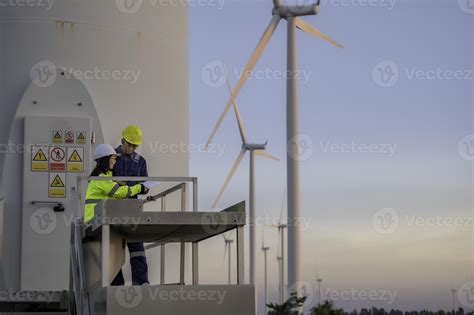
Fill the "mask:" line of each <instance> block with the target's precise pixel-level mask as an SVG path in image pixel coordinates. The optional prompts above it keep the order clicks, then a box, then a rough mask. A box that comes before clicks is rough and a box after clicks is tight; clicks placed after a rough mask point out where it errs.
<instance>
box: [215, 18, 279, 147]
mask: <svg viewBox="0 0 474 315" xmlns="http://www.w3.org/2000/svg"><path fill="white" fill-rule="evenodd" d="M280 19H281V17H280V16H279V15H278V14H275V15H273V17H272V20H271V21H270V24H269V25H268V26H267V28H266V30H265V32H264V33H263V35H262V37H261V38H260V41H259V43H258V45H257V47H256V48H255V50H254V51H253V53H252V55H251V56H250V59H249V61H248V63H247V66H246V67H245V69H244V72H243V73H242V76H241V77H240V78H239V81H238V82H237V85H236V86H235V87H234V90H233V91H232V93H231V95H230V99H229V101H228V102H227V105H226V106H225V109H224V111H223V112H222V114H221V116H220V117H219V119H218V120H217V123H216V125H215V127H214V129H213V130H212V133H211V135H210V136H209V139H208V140H207V143H206V149H207V147H208V146H209V143H211V141H212V138H213V137H214V135H215V133H216V132H217V129H219V126H220V125H221V124H222V121H223V120H224V117H225V115H227V112H228V111H229V109H230V106H231V105H232V104H233V103H234V100H235V98H236V97H237V95H238V94H239V92H240V90H241V89H242V87H243V86H244V84H245V82H246V81H247V79H248V76H249V74H250V73H251V71H252V70H253V68H254V67H255V65H256V64H257V61H258V59H259V58H260V56H262V53H263V51H264V50H265V47H267V44H268V42H269V41H270V38H271V37H272V35H273V33H274V32H275V29H276V27H277V26H278V22H280Z"/></svg>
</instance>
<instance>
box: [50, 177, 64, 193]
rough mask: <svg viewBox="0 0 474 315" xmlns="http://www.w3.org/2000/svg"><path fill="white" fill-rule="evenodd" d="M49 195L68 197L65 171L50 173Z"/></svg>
mask: <svg viewBox="0 0 474 315" xmlns="http://www.w3.org/2000/svg"><path fill="white" fill-rule="evenodd" d="M49 197H50V198H66V174H65V173H49Z"/></svg>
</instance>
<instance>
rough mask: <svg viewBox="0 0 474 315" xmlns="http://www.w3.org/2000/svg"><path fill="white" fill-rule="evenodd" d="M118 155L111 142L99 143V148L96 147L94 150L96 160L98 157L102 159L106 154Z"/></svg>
mask: <svg viewBox="0 0 474 315" xmlns="http://www.w3.org/2000/svg"><path fill="white" fill-rule="evenodd" d="M114 154H115V155H117V152H115V149H114V147H113V146H111V145H110V144H99V145H98V146H97V148H95V152H94V157H93V159H94V161H97V160H98V159H101V158H103V157H105V156H109V155H114Z"/></svg>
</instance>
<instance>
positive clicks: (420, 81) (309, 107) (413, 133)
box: [189, 0, 474, 311]
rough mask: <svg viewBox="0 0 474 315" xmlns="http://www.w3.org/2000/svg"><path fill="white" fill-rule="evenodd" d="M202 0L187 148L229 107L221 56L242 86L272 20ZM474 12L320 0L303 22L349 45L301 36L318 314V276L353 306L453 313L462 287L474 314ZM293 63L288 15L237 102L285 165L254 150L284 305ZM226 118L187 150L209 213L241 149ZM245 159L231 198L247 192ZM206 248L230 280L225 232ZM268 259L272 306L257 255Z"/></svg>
mask: <svg viewBox="0 0 474 315" xmlns="http://www.w3.org/2000/svg"><path fill="white" fill-rule="evenodd" d="M299 2H300V3H301V2H302V0H300V1H299ZM193 3H194V4H193V5H192V4H190V5H189V39H190V51H189V56H190V57H189V58H190V59H189V66H190V68H189V71H190V75H189V81H190V123H191V125H190V133H191V136H190V142H191V143H192V144H196V145H197V146H199V145H201V147H202V145H203V144H205V143H206V140H207V138H208V136H209V135H210V132H211V130H212V127H213V126H214V124H215V123H216V121H217V118H218V116H219V115H220V113H221V112H222V110H223V109H224V107H225V104H226V103H227V101H228V97H229V93H228V90H227V88H226V86H225V84H224V82H225V81H224V78H223V75H222V69H223V64H224V63H225V64H226V66H227V69H228V72H229V78H230V81H231V82H232V85H235V84H236V83H237V80H238V78H239V75H240V74H241V72H242V69H243V67H244V66H245V64H246V63H247V60H248V58H249V57H250V54H251V53H252V51H253V49H254V48H255V46H256V44H257V42H258V40H259V39H260V36H261V34H262V33H263V31H264V29H265V27H266V26H267V24H268V23H269V21H270V18H271V9H272V2H271V1H269V0H268V1H263V0H232V1H231V0H220V1H219V0H202V1H199V2H198V1H195V2H193ZM473 8H474V3H473V1H471V0H459V1H457V0H432V1H428V0H410V1H408V0H403V1H402V0H392V1H388V0H371V1H367V0H332V1H331V0H321V11H320V14H319V15H318V16H308V17H304V19H305V20H306V21H308V22H310V23H311V24H313V25H314V26H316V27H317V28H319V29H320V30H322V31H323V32H325V33H326V34H328V35H330V36H331V37H332V38H334V39H335V40H337V41H339V42H341V43H343V44H344V46H345V48H344V49H339V48H336V47H334V46H332V45H330V44H328V43H326V42H324V41H322V40H320V39H318V38H314V37H311V36H310V35H308V34H304V33H302V32H298V33H297V50H298V70H299V74H298V77H299V85H298V87H299V106H300V108H299V112H300V117H299V122H300V134H301V139H303V140H304V142H302V147H301V148H302V151H301V156H299V159H300V167H301V212H302V219H303V226H302V257H301V260H302V280H303V281H305V287H306V291H307V293H308V297H309V298H308V306H307V309H309V307H311V306H312V305H314V304H315V303H316V302H317V301H318V298H319V295H318V292H317V283H316V277H317V274H319V276H320V277H321V278H323V282H322V286H323V297H327V298H331V299H332V300H334V302H335V304H336V305H337V306H338V307H341V308H344V309H345V310H352V309H355V308H356V309H360V308H363V307H369V306H378V307H385V308H386V309H391V308H397V309H402V310H410V309H417V310H420V309H431V310H438V309H445V310H448V309H451V308H452V303H453V302H452V294H451V289H452V288H454V289H457V290H458V293H459V294H458V296H457V297H456V303H457V304H456V305H457V306H463V307H464V308H465V309H470V308H474V305H473V303H472V301H473V300H474V295H473V294H472V293H471V295H469V292H474V283H472V282H471V281H473V280H474V273H473V271H474V266H473V234H472V233H473V232H472V231H473V227H472V217H473V211H474V207H473V199H472V195H473V165H474V164H473V161H472V159H473V155H474V140H473V139H474V130H473V113H472V107H473V105H472V104H473V82H474V81H473V80H474V79H473V78H474V73H473V69H474V65H473V31H474V27H473V26H474V22H473V20H474V9H473ZM285 70H286V21H281V22H280V25H279V27H278V29H277V31H276V32H275V34H274V36H273V38H272V39H271V41H270V43H269V45H268V46H267V48H266V50H265V52H264V54H263V56H262V58H261V59H260V61H259V62H258V64H257V66H256V68H255V71H254V73H252V76H251V79H249V81H248V82H247V84H246V85H245V86H244V88H243V89H242V91H241V93H240V94H239V96H238V98H237V104H238V106H239V108H240V110H241V114H242V117H243V121H244V124H245V126H246V128H247V133H248V138H249V141H251V142H256V143H263V142H265V141H268V147H267V151H268V152H269V153H271V154H274V155H276V156H278V157H279V158H280V159H281V161H279V162H276V161H273V160H267V159H262V158H258V157H257V158H256V169H257V171H256V173H257V174H256V176H257V187H256V190H257V217H258V219H257V220H258V221H257V224H258V226H257V231H258V236H257V240H258V245H259V247H260V244H261V238H262V237H261V235H262V233H264V234H265V242H266V244H268V246H270V251H269V265H268V268H269V275H270V280H269V284H268V288H269V292H268V296H269V300H271V301H274V302H276V301H277V296H278V264H277V260H276V257H277V254H278V250H277V248H278V237H277V231H276V229H274V228H271V227H264V225H265V224H272V223H277V222H278V220H279V218H280V214H281V213H283V217H284V216H285V214H286V206H284V207H283V208H282V201H283V200H285V194H284V191H285V189H286V159H287V157H288V156H287V154H286V114H285V113H286V112H285V108H286V82H285V79H284V71H285ZM229 113H230V114H229V115H228V116H227V117H226V119H225V120H224V122H223V124H222V126H221V128H220V129H219V131H218V133H217V134H216V137H215V138H214V143H215V145H214V146H213V147H212V148H211V150H210V151H209V152H204V151H203V150H196V152H192V153H191V160H190V164H191V168H190V169H191V172H190V173H191V174H190V175H191V176H198V177H199V179H200V186H199V189H200V207H199V208H200V209H211V207H212V204H213V203H214V200H215V198H216V197H217V194H218V191H219V189H220V187H221V186H222V184H223V182H224V180H225V177H226V176H227V173H228V172H229V170H230V168H231V166H232V164H233V163H234V160H235V159H236V157H237V155H238V153H239V151H240V145H241V140H240V136H239V132H238V129H237V124H236V121H235V117H234V116H233V112H229ZM303 149H304V150H303ZM248 161H249V160H248V156H246V158H245V159H244V160H243V162H242V164H241V165H240V168H239V170H238V171H237V172H236V174H235V176H234V178H233V180H232V182H231V184H230V185H229V186H228V188H227V190H226V191H225V193H224V195H223V197H222V199H221V200H220V202H219V204H218V207H219V208H225V207H226V206H229V205H232V204H234V203H237V202H239V201H241V200H244V199H248V185H249V182H248V176H249V171H248V170H249V165H248V163H249V162H248ZM283 204H284V203H283ZM282 209H283V211H282ZM229 237H233V235H232V234H229ZM209 242H215V244H213V245H214V246H203V249H202V250H201V255H203V256H205V257H213V259H206V261H205V263H202V264H201V266H202V268H203V271H202V272H204V273H205V274H207V275H208V276H209V277H208V278H209V279H210V280H209V281H210V282H216V283H225V281H226V277H227V269H226V268H227V267H226V264H224V260H223V259H221V257H222V258H223V255H224V242H223V240H220V239H217V240H212V241H209ZM215 257H218V259H215ZM234 257H235V256H234ZM257 264H258V278H257V279H258V287H259V298H260V299H259V310H260V311H261V310H263V299H262V294H263V254H262V253H261V251H260V250H259V251H258V256H257ZM234 267H235V266H234ZM216 270H218V271H219V272H216ZM234 271H235V270H234ZM234 281H235V275H234ZM471 289H472V291H471Z"/></svg>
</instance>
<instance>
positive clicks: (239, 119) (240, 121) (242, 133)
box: [225, 68, 247, 144]
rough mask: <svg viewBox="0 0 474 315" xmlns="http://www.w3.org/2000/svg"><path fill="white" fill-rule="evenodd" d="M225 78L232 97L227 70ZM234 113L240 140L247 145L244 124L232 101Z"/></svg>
mask: <svg viewBox="0 0 474 315" xmlns="http://www.w3.org/2000/svg"><path fill="white" fill-rule="evenodd" d="M225 78H226V81H227V87H228V88H229V93H230V95H231V96H232V87H231V85H230V81H229V76H228V75H227V68H225ZM233 104H234V112H235V118H236V119H237V125H238V126H239V132H240V138H241V139H242V143H243V144H244V143H247V131H246V130H245V127H244V123H243V120H242V116H241V115H240V111H239V107H238V106H237V102H236V101H235V99H234V102H233Z"/></svg>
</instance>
